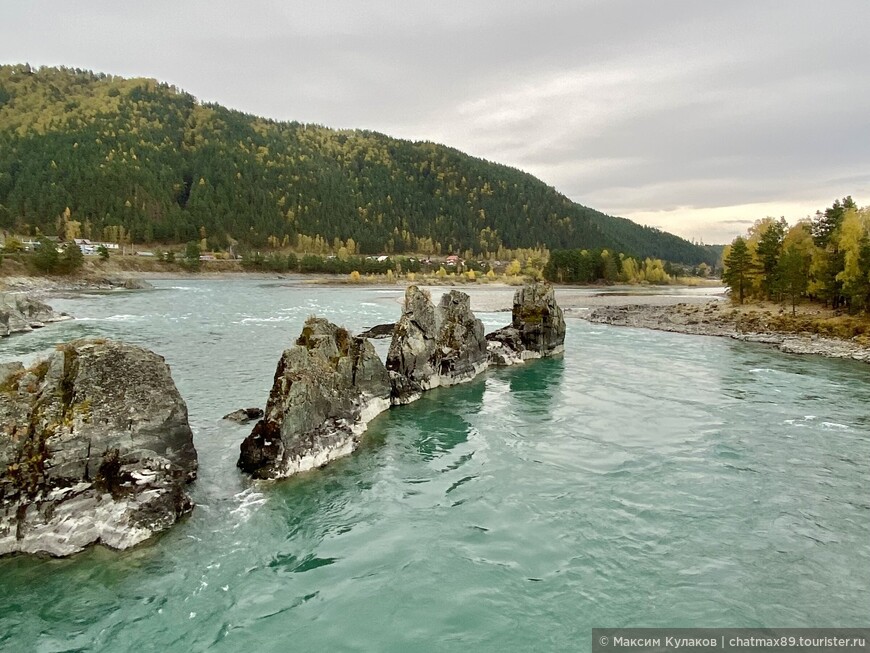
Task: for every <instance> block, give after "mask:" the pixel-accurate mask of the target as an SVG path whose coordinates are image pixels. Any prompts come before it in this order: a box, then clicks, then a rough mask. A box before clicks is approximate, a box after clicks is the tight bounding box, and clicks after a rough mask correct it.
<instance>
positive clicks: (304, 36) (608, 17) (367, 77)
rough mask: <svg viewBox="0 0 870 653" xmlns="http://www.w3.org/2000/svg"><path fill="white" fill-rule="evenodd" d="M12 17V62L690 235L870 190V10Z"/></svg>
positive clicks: (629, 8) (313, 8) (795, 5)
mask: <svg viewBox="0 0 870 653" xmlns="http://www.w3.org/2000/svg"><path fill="white" fill-rule="evenodd" d="M4 14H5V16H4V21H3V23H2V25H0V61H3V62H18V61H24V60H27V61H30V63H32V64H37V65H39V64H47V65H54V64H65V65H70V66H77V67H83V68H91V69H95V70H101V71H105V72H111V73H116V74H123V75H142V76H149V77H156V78H158V79H161V80H165V81H169V82H171V83H175V84H176V85H178V86H181V87H182V88H185V89H186V90H188V91H190V92H192V93H193V94H194V95H196V96H197V97H199V98H201V99H203V100H209V101H218V102H221V103H223V104H226V105H228V106H231V107H234V108H238V109H240V110H243V111H247V112H250V113H255V114H260V115H266V116H269V117H273V118H278V119H287V120H300V121H305V122H317V123H320V124H326V125H329V126H335V127H361V128H369V129H375V130H378V131H382V132H385V133H388V134H393V135H396V136H401V137H407V138H412V139H419V140H435V141H438V142H444V143H446V144H449V145H451V146H454V147H457V148H459V149H462V150H465V151H467V152H469V153H471V154H474V155H477V156H482V157H484V158H487V159H490V160H495V161H500V162H503V163H507V164H509V165H513V166H516V167H519V168H522V169H525V170H528V171H529V172H531V173H533V174H535V175H537V176H539V177H541V178H542V179H543V180H544V181H546V182H547V183H549V184H551V185H554V186H555V187H557V188H558V189H559V190H561V191H562V192H564V193H565V194H567V195H568V196H569V197H571V198H573V199H575V200H577V201H579V202H581V203H583V204H586V205H588V206H593V207H595V208H599V209H601V210H604V211H606V212H609V213H612V214H617V215H626V216H628V217H636V216H639V217H638V219H646V218H648V217H649V216H650V215H656V216H659V217H658V218H657V219H658V220H659V224H658V226H661V227H663V228H665V229H670V230H674V231H676V232H678V233H681V234H683V235H699V236H702V237H705V238H707V239H708V240H709V238H708V236H709V237H711V238H712V235H713V234H716V236H717V237H719V236H722V237H730V236H729V234H731V235H733V234H736V233H738V232H739V231H740V230H741V229H742V226H743V225H744V224H745V220H746V219H748V218H744V217H743V216H742V215H741V216H740V218H739V219H730V220H729V218H728V217H723V216H722V214H723V211H722V207H745V206H750V205H751V206H756V205H763V206H764V207H765V209H768V210H770V211H771V212H772V213H773V214H777V215H779V214H782V213H784V212H785V210H786V208H788V209H789V210H792V211H803V213H802V214H806V212H809V211H810V209H809V208H807V207H811V206H812V207H815V208H821V207H823V206H824V205H826V204H827V203H829V202H830V201H831V200H832V199H833V198H834V197H837V196H842V195H844V194H847V193H852V194H853V195H855V196H856V198H857V200H858V201H859V203H861V202H862V200H863V202H867V201H868V199H867V197H868V195H870V151H868V150H867V147H866V143H868V142H870V121H868V120H867V119H866V116H867V115H868V113H870V87H868V86H867V84H866V83H865V79H866V76H867V74H868V70H867V61H870V39H867V38H866V36H865V35H864V34H863V30H861V29H860V26H862V25H867V24H870V4H868V3H864V2H860V1H851V0H839V1H837V0H834V1H829V2H826V3H818V2H814V1H809V0H796V1H793V2H789V3H782V2H776V1H770V2H764V1H760V2H749V1H746V0H733V1H732V2H727V3H715V4H714V3H700V2H695V1H692V0H663V1H660V2H655V3H652V2H642V1H640V0H636V1H628V0H616V1H612V0H611V1H603V0H601V1H585V2H572V3H564V2H557V1H554V0H550V1H546V2H537V3H525V2H517V1H514V2H504V1H502V2H495V1H493V0H487V1H478V2H474V3H469V2H458V1H455V0H447V1H442V2H439V3H424V2H401V3H400V2H396V1H387V0H370V1H368V2H365V3H360V2H341V1H337V0H326V1H325V2H319V3H317V4H316V5H312V4H310V3H301V2H281V1H278V0H272V1H269V0H259V1H252V2H247V3H231V2H225V1H224V2H220V1H217V2H214V1H213V2H203V1H201V0H197V1H193V2H183V3H179V2H176V1H174V0H173V1H172V2H170V1H169V0H156V1H154V2H149V3H139V4H129V3H118V2H108V1H93V0H92V1H87V0H85V1H83V2H77V3H62V2H57V1H32V2H28V3H16V4H14V5H11V6H10V7H8V8H5V9H4ZM777 207H782V211H777V210H776V209H777ZM735 211H737V208H735ZM726 213H727V211H726ZM802 214H799V215H788V214H787V217H790V218H799V217H801V215H802ZM765 215H766V214H765ZM755 217H763V215H757V216H755Z"/></svg>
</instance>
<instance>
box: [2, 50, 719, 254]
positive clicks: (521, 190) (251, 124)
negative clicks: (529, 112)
mask: <svg viewBox="0 0 870 653" xmlns="http://www.w3.org/2000/svg"><path fill="white" fill-rule="evenodd" d="M0 228H3V229H5V230H6V231H8V232H14V233H18V234H24V235H29V236H35V235H38V234H45V235H59V236H61V237H66V238H70V237H76V236H79V237H85V238H93V239H103V240H109V241H114V242H135V243H166V244H172V243H176V244H177V243H186V242H190V241H195V242H197V243H202V244H203V245H204V246H205V248H206V249H215V250H225V249H227V248H230V247H233V248H234V249H235V250H237V251H239V250H241V251H244V250H246V249H251V248H258V249H260V248H269V247H272V248H280V247H284V248H287V247H290V248H295V249H297V250H299V251H306V252H313V253H319V254H326V253H328V252H331V251H337V250H338V249H339V247H345V248H346V249H347V250H349V251H350V253H351V254H354V253H356V254H375V253H396V254H400V253H403V252H416V253H422V254H449V253H465V252H473V253H474V254H476V255H484V254H491V255H494V256H495V255H497V254H498V253H499V252H500V251H504V250H509V249H515V248H548V249H574V248H588V249H605V248H606V249H609V250H610V251H615V252H620V253H624V254H626V255H632V256H637V257H641V258H644V257H652V258H658V259H663V260H667V261H673V262H678V263H685V264H690V265H696V264H699V263H701V262H706V263H708V264H711V265H715V263H716V260H714V259H715V253H714V252H713V251H712V250H710V249H706V248H703V247H699V246H696V245H694V244H692V243H690V242H688V241H686V240H683V239H681V238H678V237H677V236H674V235H672V234H668V233H665V232H662V231H660V230H657V229H653V228H649V227H642V226H640V225H637V224H635V223H633V222H631V221H629V220H626V219H623V218H614V217H610V216H606V215H604V214H602V213H600V212H598V211H595V210H593V209H590V208H587V207H584V206H581V205H579V204H576V203H575V202H572V201H571V200H569V199H568V198H566V197H565V196H563V195H562V194H560V193H558V192H557V191H556V190H555V189H553V188H551V187H549V186H547V185H546V184H544V183H543V182H541V181H540V180H538V179H536V178H534V177H532V176H531V175H529V174H526V173H524V172H521V171H519V170H516V169H514V168H509V167H506V166H503V165H499V164H495V163H490V162H488V161H484V160H482V159H477V158H474V157H470V156H468V155H465V154H463V153H462V152H459V151H458V150H455V149H452V148H449V147H445V146H441V145H436V144H434V143H429V142H410V141H404V140H398V139H394V138H390V137H388V136H384V135H382V134H378V133H373V132H370V131H337V130H332V129H327V128H324V127H321V126H317V125H305V124H300V123H297V122H276V121H273V120H267V119H263V118H258V117H255V116H250V115H246V114H242V113H239V112H237V111H232V110H230V109H226V108H224V107H221V106H219V105H216V104H201V103H199V102H197V100H196V99H195V98H194V97H193V96H191V95H189V94H187V93H185V92H182V91H180V90H178V89H176V88H174V87H172V86H169V85H167V84H162V83H158V82H156V81H154V80H147V79H123V78H119V77H114V76H109V75H104V74H96V73H92V72H88V71H82V70H73V69H67V68H40V69H31V68H30V66H28V65H15V66H0Z"/></svg>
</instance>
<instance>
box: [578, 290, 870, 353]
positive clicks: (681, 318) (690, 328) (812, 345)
mask: <svg viewBox="0 0 870 653" xmlns="http://www.w3.org/2000/svg"><path fill="white" fill-rule="evenodd" d="M767 315H768V314H767V313H763V312H761V311H756V312H755V313H754V314H753V313H752V312H751V311H750V312H749V313H747V312H745V311H744V312H741V311H735V310H733V308H732V307H731V305H730V304H729V303H725V302H717V301H710V302H705V303H703V304H688V303H684V302H679V303H671V304H669V305H662V304H659V305H654V304H639V303H634V304H627V305H621V306H614V305H611V306H603V307H598V308H595V309H594V310H592V311H590V312H588V313H587V314H585V315H583V316H582V317H583V319H586V320H588V321H589V322H594V323H597V324H610V325H613V326H627V327H637V328H644V329H655V330H658V331H672V332H676V333H686V334H691V335H701V336H725V337H728V338H734V339H735V340H742V341H745V342H758V343H763V344H767V345H772V346H774V347H776V348H777V349H779V350H780V351H782V352H785V353H788V354H815V355H819V356H826V357H828V358H843V359H852V360H857V361H862V362H865V363H870V348H868V347H866V346H863V345H862V344H860V343H857V342H855V341H853V340H843V339H838V338H827V337H823V336H819V335H817V334H811V333H783V332H779V331H776V330H773V329H772V328H771V329H770V330H767V329H766V328H765V327H767V326H768V325H767V324H766V319H767V318H766V316H767ZM747 317H749V319H747ZM770 321H771V322H772V321H773V320H772V319H771V320H770ZM747 324H751V325H753V326H754V327H756V328H753V329H752V330H747ZM757 327H760V330H759V329H758V328H757Z"/></svg>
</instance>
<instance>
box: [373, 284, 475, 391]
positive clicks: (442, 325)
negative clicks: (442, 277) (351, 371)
mask: <svg viewBox="0 0 870 653" xmlns="http://www.w3.org/2000/svg"><path fill="white" fill-rule="evenodd" d="M488 363H489V359H488V354H487V345H486V338H485V336H484V331H483V323H482V322H481V321H480V320H478V319H477V318H476V317H475V316H474V313H472V311H471V305H470V299H469V297H468V295H467V294H465V293H463V292H459V291H457V290H451V291H450V292H448V293H445V294H444V295H442V297H441V300H440V301H439V302H438V306H434V305H433V304H432V299H431V297H430V296H429V293H428V292H426V291H424V290H421V289H420V288H418V287H417V286H409V287H408V289H407V290H406V291H405V303H404V307H403V310H402V317H401V319H400V320H399V322H398V323H397V324H396V326H395V329H394V330H393V339H392V341H391V343H390V350H389V353H388V354H387V369H388V370H389V372H390V377H391V380H392V384H393V403H396V404H404V403H409V402H410V401H413V400H414V399H416V398H417V397H419V396H420V393H422V392H424V391H425V390H429V389H431V388H435V387H438V386H447V385H454V384H456V383H462V382H464V381H469V380H471V379H473V378H474V377H475V376H477V375H478V374H479V373H480V372H482V371H483V370H485V369H486V368H487V365H488Z"/></svg>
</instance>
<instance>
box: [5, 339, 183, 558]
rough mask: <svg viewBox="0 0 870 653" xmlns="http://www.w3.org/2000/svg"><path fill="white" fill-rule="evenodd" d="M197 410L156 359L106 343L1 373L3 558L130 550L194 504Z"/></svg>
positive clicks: (75, 346)
mask: <svg viewBox="0 0 870 653" xmlns="http://www.w3.org/2000/svg"><path fill="white" fill-rule="evenodd" d="M196 470H197V457H196V450H195V449H194V446H193V436H192V433H191V430H190V426H189V424H188V421H187V406H186V405H185V403H184V401H183V400H182V398H181V396H180V395H179V393H178V390H177V389H176V387H175V384H174V383H173V381H172V377H171V375H170V372H169V367H168V366H167V365H166V363H165V362H164V360H163V358H162V357H160V356H158V355H157V354H155V353H153V352H151V351H148V350H146V349H143V348H141V347H136V346H133V345H128V344H123V343H119V342H111V341H106V340H79V341H76V342H72V343H69V344H67V345H61V346H60V347H59V348H58V349H57V351H55V352H53V353H52V354H51V355H50V356H49V357H48V359H47V360H45V361H42V362H41V363H38V364H37V365H36V366H34V367H32V368H30V369H27V370H25V369H24V367H23V366H21V365H20V364H7V365H4V366H2V369H0V554H8V553H14V552H24V553H47V554H50V555H54V556H65V555H70V554H73V553H76V552H78V551H81V550H82V549H84V548H85V547H86V546H88V545H90V544H94V543H97V542H100V543H102V544H105V545H106V546H109V547H111V548H114V549H126V548H128V547H131V546H133V545H135V544H138V543H140V542H142V541H143V540H146V539H148V538H149V537H151V536H152V535H154V534H155V533H158V532H160V531H163V530H166V529H167V528H169V527H170V526H171V525H172V524H174V523H175V522H176V521H177V520H178V519H179V518H180V517H181V516H182V515H184V514H185V513H187V512H189V511H190V510H191V509H192V508H193V503H192V502H191V499H190V496H189V495H188V494H187V484H188V483H190V482H191V481H192V480H193V479H194V478H195V477H196Z"/></svg>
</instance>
